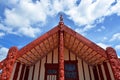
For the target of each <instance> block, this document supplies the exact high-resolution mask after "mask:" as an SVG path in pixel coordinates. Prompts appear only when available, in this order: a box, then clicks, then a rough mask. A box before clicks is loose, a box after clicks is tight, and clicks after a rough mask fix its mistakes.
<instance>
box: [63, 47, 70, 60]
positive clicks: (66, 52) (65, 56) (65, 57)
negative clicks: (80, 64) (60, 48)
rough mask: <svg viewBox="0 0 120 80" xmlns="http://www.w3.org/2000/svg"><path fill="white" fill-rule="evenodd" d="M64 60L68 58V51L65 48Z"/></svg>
mask: <svg viewBox="0 0 120 80" xmlns="http://www.w3.org/2000/svg"><path fill="white" fill-rule="evenodd" d="M64 60H69V52H68V50H67V49H66V48H65V49H64Z"/></svg>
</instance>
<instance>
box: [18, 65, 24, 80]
mask: <svg viewBox="0 0 120 80" xmlns="http://www.w3.org/2000/svg"><path fill="white" fill-rule="evenodd" d="M22 66H23V65H22V64H20V70H19V72H18V78H17V80H20V74H21V71H22Z"/></svg>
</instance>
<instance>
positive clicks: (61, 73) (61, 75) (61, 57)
mask: <svg viewBox="0 0 120 80" xmlns="http://www.w3.org/2000/svg"><path fill="white" fill-rule="evenodd" d="M60 26H61V27H62V25H60ZM58 52H59V53H58V55H59V56H58V57H59V58H58V59H59V60H58V64H59V70H58V71H59V73H58V76H59V77H58V80H64V37H63V31H61V30H60V32H59V48H58Z"/></svg>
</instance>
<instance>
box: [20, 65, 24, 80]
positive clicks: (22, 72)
mask: <svg viewBox="0 0 120 80" xmlns="http://www.w3.org/2000/svg"><path fill="white" fill-rule="evenodd" d="M24 72H25V65H24V64H23V65H22V70H21V73H20V78H19V80H23V76H24Z"/></svg>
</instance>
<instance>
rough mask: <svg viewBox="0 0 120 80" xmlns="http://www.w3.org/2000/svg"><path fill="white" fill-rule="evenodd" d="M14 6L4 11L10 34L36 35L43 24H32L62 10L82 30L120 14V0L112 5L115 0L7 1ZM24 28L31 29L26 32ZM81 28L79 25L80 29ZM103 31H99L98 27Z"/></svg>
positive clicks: (42, 21) (43, 22) (42, 22)
mask: <svg viewBox="0 0 120 80" xmlns="http://www.w3.org/2000/svg"><path fill="white" fill-rule="evenodd" d="M6 1H7V5H10V6H12V9H6V10H5V14H4V15H5V17H6V19H5V20H4V23H5V24H6V27H7V28H8V30H9V33H14V34H17V35H26V36H29V37H35V36H36V34H37V33H39V32H40V31H41V29H40V27H33V26H31V25H33V24H36V23H37V22H40V23H41V25H43V24H46V22H47V21H46V20H47V18H48V17H49V16H53V17H54V16H55V15H56V14H58V13H60V12H63V13H65V14H66V15H68V16H69V17H68V18H69V19H71V20H72V21H73V22H74V23H75V24H76V25H79V26H81V25H82V26H84V27H82V28H83V29H82V30H83V31H82V32H83V33H84V32H85V31H88V30H90V29H91V28H93V27H95V23H101V22H103V21H104V18H105V16H109V15H112V14H120V6H119V5H120V1H117V3H116V4H115V5H111V4H112V3H113V2H115V1H114V0H95V1H94V2H93V1H92V0H81V1H80V4H76V2H77V1H78V0H40V1H37V2H36V3H33V2H32V0H6ZM24 30H28V31H25V32H23V31H24ZM77 30H79V31H81V30H80V29H79V28H78V29H77ZM99 31H100V30H99Z"/></svg>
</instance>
